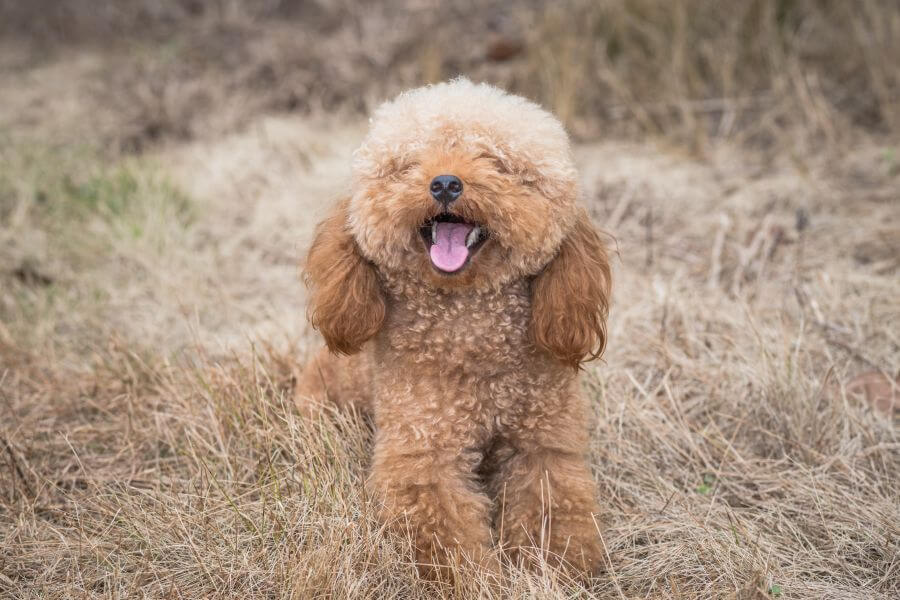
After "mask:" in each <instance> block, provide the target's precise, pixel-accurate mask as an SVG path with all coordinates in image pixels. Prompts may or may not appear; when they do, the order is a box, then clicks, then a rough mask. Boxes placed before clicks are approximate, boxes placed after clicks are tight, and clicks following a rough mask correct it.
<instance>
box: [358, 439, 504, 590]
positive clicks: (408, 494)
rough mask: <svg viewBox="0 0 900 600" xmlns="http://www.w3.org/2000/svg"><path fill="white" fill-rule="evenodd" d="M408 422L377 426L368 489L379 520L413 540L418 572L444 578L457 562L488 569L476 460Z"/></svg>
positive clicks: (486, 516) (485, 513)
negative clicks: (466, 560)
mask: <svg viewBox="0 0 900 600" xmlns="http://www.w3.org/2000/svg"><path fill="white" fill-rule="evenodd" d="M422 431H423V430H422V429H421V428H420V427H417V426H416V425H412V424H410V423H408V422H407V423H389V424H387V425H386V426H382V425H381V424H379V425H378V428H377V434H376V440H375V458H374V462H373V465H372V474H371V477H370V479H369V485H370V489H371V490H372V492H373V495H374V496H375V497H376V498H377V501H378V502H379V505H380V515H379V516H380V517H381V519H382V520H383V521H384V522H386V523H389V524H390V525H391V526H392V527H394V528H395V529H397V530H398V531H401V532H408V533H410V534H411V535H412V537H413V540H414V544H415V550H416V562H417V564H418V567H419V571H420V573H421V574H422V575H424V576H426V577H437V578H444V577H446V576H449V575H450V574H451V572H452V570H451V569H449V568H446V567H448V566H449V565H451V564H452V563H453V562H455V561H456V560H458V559H459V558H461V556H460V552H461V553H462V554H464V555H465V556H466V557H467V558H468V559H469V560H471V561H473V562H474V563H476V564H480V565H482V566H483V567H485V568H488V569H493V568H495V565H494V564H493V562H492V561H493V560H494V559H493V557H492V555H491V554H490V547H491V542H492V540H491V529H490V508H491V503H490V500H489V499H488V497H487V496H486V495H485V494H484V493H483V492H482V491H481V490H480V489H478V488H479V486H478V484H477V481H476V475H475V469H476V467H477V464H478V462H479V459H480V457H479V456H478V455H477V454H476V453H475V452H473V451H467V450H465V449H463V448H460V447H459V445H458V444H442V443H440V441H439V440H437V439H435V437H433V436H430V435H428V434H427V433H426V434H424V435H423V434H422Z"/></svg>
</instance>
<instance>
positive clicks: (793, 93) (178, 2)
mask: <svg viewBox="0 0 900 600" xmlns="http://www.w3.org/2000/svg"><path fill="white" fill-rule="evenodd" d="M0 14H2V15H3V19H2V21H0V31H2V35H3V39H4V42H5V47H4V52H3V58H2V66H3V67H4V68H5V69H11V70H21V69H28V68H33V67H34V66H36V65H37V64H40V63H44V62H46V61H48V60H52V59H53V58H54V57H57V58H58V57H59V56H60V55H64V54H67V53H75V52H90V51H93V52H96V53H99V54H101V55H102V56H103V57H104V59H105V60H107V61H108V64H106V65H104V68H103V69H102V70H99V72H94V73H92V74H91V75H92V78H91V81H90V85H89V86H88V87H90V92H91V93H92V96H91V102H88V103H87V104H88V105H89V110H88V109H86V110H85V112H86V114H85V115H84V116H85V117H88V118H90V117H93V118H94V119H96V120H97V121H104V124H103V126H102V129H103V130H104V132H105V135H106V138H105V139H106V141H107V143H108V144H109V145H110V146H111V147H114V148H117V149H121V150H122V151H126V152H136V151H140V150H142V149H145V148H146V147H147V146H152V145H154V144H159V143H162V142H165V141H171V140H179V139H180V140H183V139H187V138H193V137H196V136H203V135H209V134H211V133H220V132H222V131H223V130H229V129H235V128H238V127H241V126H242V125H246V123H247V122H248V120H250V119H252V118H253V116H254V115H258V114H260V113H268V112H281V113H301V114H317V113H321V112H328V113H334V112H341V113H345V114H353V115H358V116H362V115H365V114H366V113H367V112H368V111H369V110H371V109H372V107H373V106H374V105H375V104H377V103H378V102H379V101H381V100H383V99H385V98H388V97H390V96H392V95H394V94H395V93H396V92H398V91H400V90H402V89H405V88H408V87H412V86H416V85H420V84H423V83H428V82H434V81H439V80H442V79H446V78H449V77H453V76H456V75H460V74H463V75H466V76H468V77H470V78H472V79H476V80H479V81H488V82H490V83H493V84H496V85H499V86H501V87H504V88H506V89H509V90H510V91H513V92H515V93H519V94H523V95H525V96H527V97H529V98H532V99H534V100H536V101H538V102H540V103H542V104H543V105H545V106H547V107H548V108H551V109H552V110H553V111H554V112H555V113H556V114H557V115H559V117H560V118H561V119H562V120H563V121H564V122H565V124H566V125H567V126H568V127H569V129H570V130H571V132H572V133H573V134H574V135H575V136H577V137H578V138H580V139H593V138H597V137H608V136H610V135H627V136H640V137H641V138H642V139H645V138H646V136H666V137H669V138H672V139H673V140H676V141H677V142H679V143H682V144H685V145H687V146H688V147H690V148H692V149H694V150H698V151H702V150H704V149H705V148H706V144H707V143H708V141H709V140H710V139H723V138H724V139H734V140H737V141H739V142H741V143H747V144H750V145H753V146H755V147H758V148H764V149H766V150H772V149H785V148H790V149H793V150H795V151H807V150H808V149H809V148H810V147H814V148H819V147H820V146H821V144H822V143H836V142H839V141H841V140H843V139H845V138H846V136H848V135H851V134H852V133H854V132H865V133H868V134H873V135H883V136H888V135H891V134H894V135H896V134H897V132H898V128H900V99H898V97H900V67H898V62H900V61H898V59H900V8H898V4H897V2H895V1H894V0H861V1H859V2H841V1H837V0H833V1H829V0H746V1H723V2H712V3H710V2H703V1H701V0H678V1H672V2H664V1H660V0H630V1H625V0H561V1H558V2H541V1H538V0H509V1H506V0H503V1H501V0H486V1H480V2H476V1H459V0H457V1H453V2H441V1H436V0H401V1H383V0H369V1H365V0H333V1H328V0H210V1H199V0H129V1H122V2H111V1H96V0H67V1H65V2H59V1H54V0H33V1H31V2H19V1H17V0H3V1H2V2H0ZM78 74H79V73H78V72H77V71H76V72H75V73H70V74H69V75H70V76H72V77H77V75H78ZM70 83H73V84H74V83H85V84H86V83H88V82H86V81H82V82H78V81H77V80H76V81H72V82H70ZM61 84H62V82H60V85H61ZM68 91H69V92H70V93H73V92H75V90H73V89H69V90H68ZM47 100H48V101H52V99H47ZM57 100H58V101H63V99H61V98H60V99H57ZM16 108H17V109H19V110H21V109H23V108H25V107H16ZM8 109H9V106H7V110H8ZM7 118H9V115H7ZM19 118H22V116H20V117H19ZM90 124H91V126H94V127H101V125H100V123H98V122H94V121H93V120H92V121H91V122H90ZM107 128H108V129H109V131H106V129H107Z"/></svg>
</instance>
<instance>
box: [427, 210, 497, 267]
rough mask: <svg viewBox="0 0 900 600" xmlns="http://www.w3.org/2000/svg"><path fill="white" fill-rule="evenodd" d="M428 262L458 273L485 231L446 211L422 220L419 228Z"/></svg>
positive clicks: (485, 235) (480, 243)
mask: <svg viewBox="0 0 900 600" xmlns="http://www.w3.org/2000/svg"><path fill="white" fill-rule="evenodd" d="M419 233H420V234H421V235H422V239H423V240H425V247H426V248H427V249H428V256H429V257H430V258H431V264H432V265H434V267H435V268H436V269H437V270H438V271H441V272H442V273H457V272H459V271H461V270H462V269H463V267H465V266H466V264H468V262H469V259H470V258H471V257H472V256H473V255H474V254H475V252H476V251H477V250H478V249H479V248H481V246H482V245H483V244H484V243H485V242H486V241H487V239H488V232H487V230H486V229H485V228H484V227H482V226H481V225H479V224H477V223H470V222H468V221H466V220H465V219H463V218H461V217H458V216H456V215H453V214H449V213H442V214H440V215H438V216H436V217H434V218H433V219H429V220H427V221H425V222H424V223H423V224H422V226H421V227H420V228H419Z"/></svg>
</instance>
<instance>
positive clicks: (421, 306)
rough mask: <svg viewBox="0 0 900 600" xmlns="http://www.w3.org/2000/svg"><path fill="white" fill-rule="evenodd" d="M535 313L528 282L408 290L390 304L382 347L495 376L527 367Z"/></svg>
mask: <svg viewBox="0 0 900 600" xmlns="http://www.w3.org/2000/svg"><path fill="white" fill-rule="evenodd" d="M530 315H531V306H530V298H529V293H528V289H527V284H526V282H524V281H522V282H514V283H512V284H510V285H509V286H507V287H506V288H504V289H501V290H492V291H486V292H482V293H472V292H468V293H462V294H447V293H440V292H436V291H434V290H425V289H422V290H412V291H409V290H405V293H404V294H403V295H402V296H400V295H398V296H394V297H393V298H392V300H391V302H390V303H389V310H388V315H387V322H386V325H387V326H386V327H385V328H384V330H383V331H384V338H383V340H382V344H383V346H382V350H383V351H384V352H385V353H386V354H387V355H394V356H396V357H397V359H399V360H403V361H404V362H405V363H406V364H420V365H423V366H425V365H433V366H435V367H438V368H439V369H440V370H441V371H445V372H446V373H447V374H448V375H449V374H452V373H454V372H456V373H458V374H459V375H462V376H468V377H479V376H492V375H495V374H498V373H503V372H508V371H509V370H510V369H520V368H522V367H523V366H524V363H525V362H526V360H527V358H528V356H529V355H530V354H531V353H532V349H531V343H530V340H529V337H528V326H529V319H530Z"/></svg>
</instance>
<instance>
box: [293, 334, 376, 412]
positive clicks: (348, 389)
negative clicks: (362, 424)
mask: <svg viewBox="0 0 900 600" xmlns="http://www.w3.org/2000/svg"><path fill="white" fill-rule="evenodd" d="M368 350H369V349H368V348H364V349H363V351H362V352H360V353H358V354H354V355H351V356H338V355H335V354H332V353H330V352H329V351H328V350H327V349H326V348H322V350H320V351H319V352H318V353H317V354H316V355H315V356H313V358H312V359H311V360H310V361H309V362H308V363H306V365H305V366H304V367H303V369H302V370H301V371H300V372H299V374H298V375H297V384H296V386H295V388H294V400H295V402H296V403H297V408H299V410H300V412H301V413H302V414H304V415H305V416H307V417H313V418H317V417H318V416H319V415H321V414H322V412H323V410H325V411H327V410H328V409H329V408H330V407H335V408H337V409H339V410H345V411H352V410H355V411H358V412H359V413H361V414H363V415H369V416H371V407H372V369H371V366H370V364H371V357H370V353H369V351H368Z"/></svg>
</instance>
